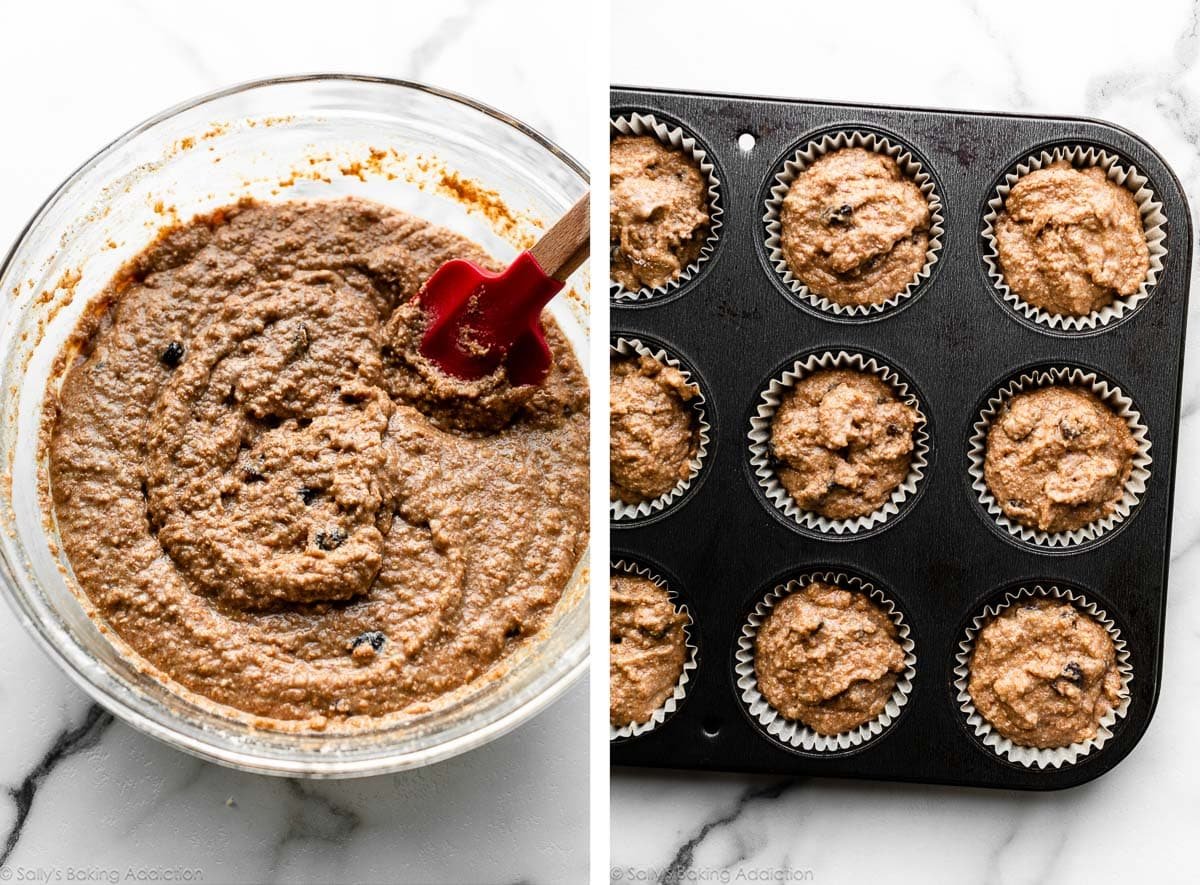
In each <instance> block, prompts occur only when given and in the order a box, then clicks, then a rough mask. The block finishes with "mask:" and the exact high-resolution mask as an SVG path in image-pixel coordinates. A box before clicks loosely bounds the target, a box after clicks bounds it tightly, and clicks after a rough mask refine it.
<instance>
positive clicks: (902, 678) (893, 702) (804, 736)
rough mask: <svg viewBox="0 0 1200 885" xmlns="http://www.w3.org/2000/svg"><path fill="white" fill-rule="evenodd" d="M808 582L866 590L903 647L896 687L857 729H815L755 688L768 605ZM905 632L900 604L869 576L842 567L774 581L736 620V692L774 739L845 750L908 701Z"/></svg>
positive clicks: (881, 727)
mask: <svg viewBox="0 0 1200 885" xmlns="http://www.w3.org/2000/svg"><path fill="white" fill-rule="evenodd" d="M814 581H823V582H825V583H827V584H833V585H834V586H837V587H840V588H842V589H843V590H852V591H856V592H859V593H865V594H867V596H869V597H870V599H871V601H872V602H874V603H876V604H877V605H879V606H880V607H881V608H882V609H883V610H884V612H886V613H887V614H888V616H889V617H891V619H892V623H894V624H895V625H896V635H897V638H898V639H899V640H900V645H901V647H902V648H903V649H904V672H903V673H901V674H900V675H899V677H897V679H896V689H895V691H893V692H892V696H891V698H889V699H888V702H887V706H885V707H884V709H883V712H882V713H880V714H879V715H878V716H876V717H875V718H874V719H872V720H870V721H869V722H864V723H863V724H862V725H860V726H858V727H857V728H854V729H851V730H850V731H844V732H842V733H841V734H834V735H825V734H818V733H817V732H816V731H814V730H813V729H811V728H809V727H808V726H807V725H805V724H804V723H803V722H799V721H797V720H794V719H786V718H785V717H784V716H783V714H782V713H780V712H779V711H778V710H776V709H775V708H774V707H772V706H771V705H770V704H769V703H768V702H767V699H766V698H765V697H763V695H762V692H760V691H759V689H758V676H757V674H756V672H755V670H754V652H755V645H756V641H757V638H758V630H759V628H760V627H761V626H762V625H763V622H764V621H765V620H766V619H767V617H768V616H769V615H770V613H771V609H773V608H774V607H775V606H776V604H778V603H779V601H780V600H782V599H784V598H785V597H786V596H788V595H789V594H791V593H795V592H797V591H799V590H803V589H804V588H805V587H807V586H808V585H809V584H811V583H813V582H814ZM910 632H911V631H910V630H909V627H908V624H907V623H906V622H905V620H904V617H903V615H902V614H901V613H900V609H898V608H897V607H896V604H895V603H894V602H892V600H891V599H889V598H888V597H887V595H885V594H884V592H883V591H882V590H880V589H878V588H877V587H876V586H875V585H874V584H872V583H871V582H870V581H867V580H865V579H863V578H860V577H858V576H857V575H850V574H846V573H845V572H834V571H827V572H821V571H817V572H809V573H807V574H802V575H800V576H798V577H795V578H792V579H790V580H788V581H787V582H785V583H783V584H779V585H777V586H776V587H775V588H774V589H772V590H771V591H770V592H769V593H768V594H767V595H766V596H764V597H763V598H762V599H761V600H759V602H758V604H757V605H756V606H755V607H754V611H753V612H751V613H750V616H749V618H747V619H746V623H745V624H743V625H742V630H741V635H739V636H738V640H737V649H736V651H735V652H734V668H733V669H734V673H736V674H737V687H738V690H739V696H740V697H741V699H742V703H743V704H745V705H746V708H747V710H749V712H750V716H751V718H753V719H754V720H755V721H756V722H758V724H759V725H761V726H762V727H763V729H764V730H765V731H766V732H767V734H769V735H770V736H771V737H773V738H775V739H776V740H777V741H779V742H780V743H783V744H786V745H787V746H789V747H792V748H793V749H797V750H807V751H809V752H813V753H835V752H838V751H841V750H849V749H850V748H852V747H857V746H859V745H861V744H863V743H865V742H866V741H869V740H871V739H872V738H874V737H877V736H878V735H880V734H883V732H884V731H885V730H886V729H887V727H888V726H889V725H891V724H892V722H894V721H895V720H896V718H897V717H898V716H899V715H900V711H901V710H902V709H903V708H904V706H905V705H906V704H907V703H908V696H909V694H910V693H911V692H912V682H913V679H914V678H915V676H916V672H917V670H916V667H917V656H916V654H915V651H914V650H915V649H916V645H915V643H914V642H913V640H912V636H911V635H910Z"/></svg>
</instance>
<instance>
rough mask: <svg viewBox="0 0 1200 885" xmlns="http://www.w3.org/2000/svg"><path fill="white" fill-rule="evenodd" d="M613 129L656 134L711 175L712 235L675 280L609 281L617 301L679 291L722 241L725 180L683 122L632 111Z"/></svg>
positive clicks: (616, 119) (611, 123)
mask: <svg viewBox="0 0 1200 885" xmlns="http://www.w3.org/2000/svg"><path fill="white" fill-rule="evenodd" d="M608 125H609V132H610V133H612V134H616V135H652V136H654V137H655V138H657V139H658V140H659V141H660V142H662V143H663V144H664V145H665V146H667V147H669V148H673V149H675V150H679V151H682V152H683V153H684V155H686V156H688V157H690V158H691V159H692V160H693V161H695V163H696V165H697V166H698V167H699V169H700V172H701V174H703V175H705V176H706V177H707V178H708V236H707V237H706V238H705V240H704V245H703V246H702V247H701V249H700V257H699V258H697V259H696V260H695V261H694V262H692V263H691V264H690V265H688V266H687V267H686V268H684V270H683V271H682V272H681V273H680V274H679V276H677V277H676V278H675V279H673V280H669V281H668V282H666V283H664V284H663V285H661V286H656V287H655V288H653V289H638V290H637V291H636V292H630V291H629V290H628V289H626V288H625V287H624V286H622V285H621V284H620V283H617V282H615V281H613V280H609V282H608V294H609V297H610V298H611V299H612V300H613V301H617V302H622V301H625V302H632V301H648V300H650V299H652V298H660V297H662V296H664V295H667V294H669V293H671V292H675V291H676V290H678V289H679V288H680V287H681V286H683V285H684V284H685V283H687V282H688V281H689V280H690V279H692V278H693V277H694V276H695V275H696V274H697V273H699V271H700V266H701V265H702V264H704V262H706V261H708V260H709V259H710V258H711V257H712V255H713V252H714V250H715V249H716V248H717V243H718V242H719V241H720V229H721V216H722V215H723V214H724V212H725V210H724V209H722V208H721V181H720V179H718V178H717V167H716V166H715V165H714V164H713V163H712V161H710V160H709V159H708V151H706V150H705V149H704V146H703V145H701V144H700V142H698V141H697V140H696V137H695V136H694V135H690V134H689V133H687V132H686V131H685V130H684V129H682V128H681V127H679V126H675V125H672V124H669V123H664V122H662V121H661V120H658V119H657V118H655V116H654V115H653V114H639V113H629V114H624V115H622V116H619V117H610V118H609V121H608Z"/></svg>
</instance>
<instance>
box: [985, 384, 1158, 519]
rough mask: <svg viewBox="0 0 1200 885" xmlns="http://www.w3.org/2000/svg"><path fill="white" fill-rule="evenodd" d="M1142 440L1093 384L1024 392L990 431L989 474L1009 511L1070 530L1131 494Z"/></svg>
mask: <svg viewBox="0 0 1200 885" xmlns="http://www.w3.org/2000/svg"><path fill="white" fill-rule="evenodd" d="M1136 452H1137V442H1136V441H1135V440H1134V438H1133V434H1132V433H1130V431H1129V425H1128V424H1126V423H1125V421H1124V419H1122V418H1121V417H1120V416H1119V415H1116V414H1114V413H1113V411H1112V410H1111V409H1110V408H1109V407H1108V406H1107V405H1105V404H1104V403H1103V402H1102V401H1101V400H1100V399H1098V398H1097V397H1096V395H1095V394H1093V393H1092V392H1091V391H1089V390H1082V389H1080V388H1077V387H1043V388H1040V389H1038V390H1031V391H1027V392H1025V393H1019V394H1017V395H1016V396H1014V397H1013V398H1012V400H1011V401H1010V402H1008V403H1007V404H1006V405H1005V406H1004V408H1003V409H1002V410H1001V412H1000V414H999V416H997V418H996V420H995V422H994V423H993V424H992V427H991V429H990V430H989V431H988V437H987V451H986V454H985V457H984V481H985V482H986V483H987V487H988V489H989V490H990V491H991V493H992V496H993V497H994V498H995V499H996V503H997V504H998V505H999V506H1000V509H1001V510H1002V511H1003V512H1004V515H1005V516H1007V517H1008V518H1009V519H1013V520H1016V521H1017V522H1019V523H1020V524H1021V525H1024V526H1028V527H1029V528H1034V529H1040V530H1042V531H1044V532H1069V531H1074V530H1076V529H1081V528H1083V527H1084V526H1086V525H1088V524H1089V523H1092V522H1095V521H1096V520H1098V519H1103V518H1104V517H1106V516H1108V515H1110V514H1111V513H1112V512H1113V511H1114V510H1115V509H1116V507H1117V504H1118V503H1119V502H1120V500H1121V498H1123V497H1124V495H1125V483H1126V482H1127V481H1128V480H1129V474H1130V472H1131V471H1132V470H1133V456H1134V454H1135V453H1136Z"/></svg>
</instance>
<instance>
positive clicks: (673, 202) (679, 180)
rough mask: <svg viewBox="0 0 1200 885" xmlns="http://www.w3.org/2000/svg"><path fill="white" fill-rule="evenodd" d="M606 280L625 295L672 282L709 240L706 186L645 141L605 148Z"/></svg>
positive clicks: (686, 163) (690, 165) (684, 159)
mask: <svg viewBox="0 0 1200 885" xmlns="http://www.w3.org/2000/svg"><path fill="white" fill-rule="evenodd" d="M608 167H609V168H608V181H609V188H610V190H609V204H608V237H609V243H610V248H611V252H612V258H611V270H610V273H609V275H610V276H611V277H612V279H613V280H615V281H616V282H618V283H620V284H621V285H622V286H624V287H625V288H626V289H628V290H629V291H630V292H637V291H638V290H639V289H653V288H656V287H658V286H663V285H666V284H667V283H669V282H670V281H671V280H674V279H677V278H678V277H679V275H680V274H681V273H683V271H684V270H685V269H686V268H687V266H688V265H689V264H691V263H692V262H694V261H695V260H696V259H697V258H699V257H700V250H701V248H702V247H703V246H704V240H705V239H706V238H707V237H708V226H709V213H708V180H707V179H706V177H705V175H704V174H703V173H702V172H701V171H700V168H699V167H698V166H697V165H696V163H695V161H693V160H692V159H691V158H690V157H688V156H685V155H684V153H683V152H682V151H678V150H674V149H672V148H669V147H667V146H666V145H664V144H663V143H662V142H661V141H659V140H658V139H657V138H654V137H652V136H649V135H618V136H617V137H616V138H613V139H612V140H611V141H610V142H609V146H608Z"/></svg>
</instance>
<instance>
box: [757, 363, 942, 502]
mask: <svg viewBox="0 0 1200 885" xmlns="http://www.w3.org/2000/svg"><path fill="white" fill-rule="evenodd" d="M919 420H920V415H919V414H918V412H917V410H916V409H914V408H913V407H912V406H910V405H908V404H907V403H903V402H901V401H900V400H899V399H898V398H897V396H896V392H895V391H894V390H892V388H891V387H890V386H889V385H888V384H887V382H885V381H884V380H883V379H882V378H880V377H878V376H877V375H872V374H871V373H869V372H856V371H851V370H846V369H832V370H824V371H820V372H814V373H813V374H811V375H809V376H808V377H806V378H802V379H801V380H800V381H798V382H797V383H796V384H795V386H793V387H792V388H790V389H789V390H788V392H787V393H786V394H785V395H784V397H783V401H782V402H780V404H779V408H778V409H776V411H775V417H774V418H773V419H772V420H771V452H772V455H773V456H774V457H775V458H776V459H777V460H778V462H779V464H778V467H777V468H776V475H777V476H778V477H779V481H780V482H781V483H783V487H784V488H785V489H786V490H787V493H788V494H789V495H791V496H792V498H793V500H795V502H796V504H797V505H798V506H800V507H801V508H803V509H804V510H810V511H812V512H814V513H819V514H821V515H822V516H824V517H827V518H829V519H853V518H854V517H858V516H866V515H868V514H870V513H873V512H875V511H876V510H878V509H879V508H880V507H882V506H883V505H884V504H885V503H887V500H888V498H890V497H891V495H892V492H893V491H895V490H896V488H897V487H898V486H899V485H900V483H902V482H903V481H904V478H905V477H906V476H908V471H909V468H910V466H911V464H912V450H913V430H914V429H915V428H916V426H917V423H918V422H919Z"/></svg>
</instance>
